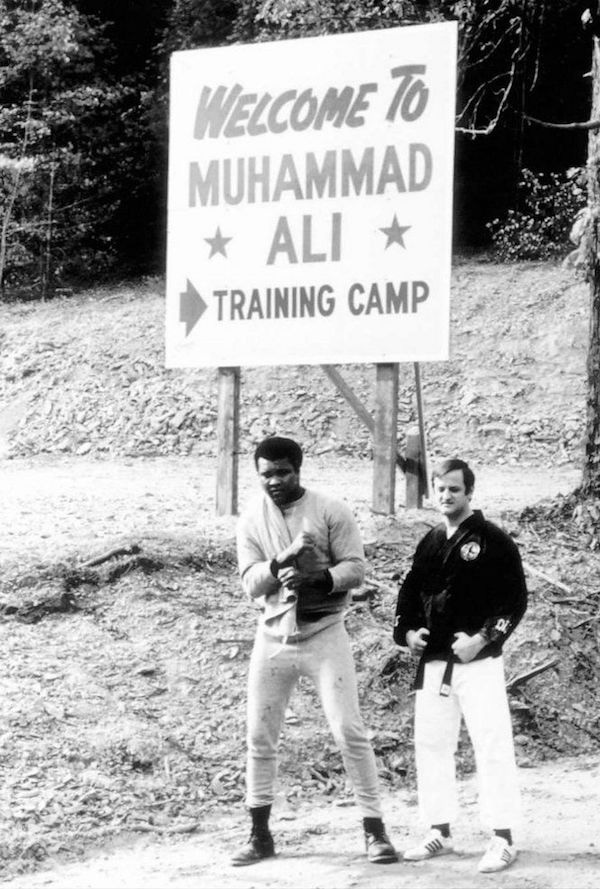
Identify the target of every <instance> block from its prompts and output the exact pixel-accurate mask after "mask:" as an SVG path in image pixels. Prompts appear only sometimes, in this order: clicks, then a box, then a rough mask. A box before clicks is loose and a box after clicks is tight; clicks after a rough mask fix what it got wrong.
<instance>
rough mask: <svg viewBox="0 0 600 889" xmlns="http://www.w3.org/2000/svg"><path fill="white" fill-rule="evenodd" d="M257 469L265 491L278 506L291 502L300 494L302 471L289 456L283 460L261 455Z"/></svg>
mask: <svg viewBox="0 0 600 889" xmlns="http://www.w3.org/2000/svg"><path fill="white" fill-rule="evenodd" d="M256 469H257V471H258V477H259V479H260V483H261V485H262V488H263V491H265V493H266V494H268V496H269V497H270V498H271V500H272V501H273V502H274V503H276V504H277V506H284V505H285V504H286V503H291V502H292V501H293V500H297V499H298V497H299V496H300V471H299V470H296V469H294V467H293V466H292V464H291V463H290V461H289V460H288V458H287V457H286V458H285V459H283V460H265V459H264V457H259V458H258V465H257V467H256Z"/></svg>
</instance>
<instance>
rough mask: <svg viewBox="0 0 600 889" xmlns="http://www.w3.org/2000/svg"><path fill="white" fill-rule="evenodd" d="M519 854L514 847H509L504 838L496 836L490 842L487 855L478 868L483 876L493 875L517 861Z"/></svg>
mask: <svg viewBox="0 0 600 889" xmlns="http://www.w3.org/2000/svg"><path fill="white" fill-rule="evenodd" d="M518 854H519V853H518V852H517V850H516V849H515V847H514V846H509V844H508V843H507V842H506V840H505V839H503V838H502V837H498V836H494V837H492V839H491V840H490V844H489V846H488V847H487V849H486V851H485V854H484V856H483V858H482V859H481V861H480V862H479V864H478V866H477V870H478V871H480V873H482V874H493V873H495V872H496V871H498V870H504V869H505V868H507V867H510V865H511V864H512V863H513V861H515V859H516V857H517V855H518Z"/></svg>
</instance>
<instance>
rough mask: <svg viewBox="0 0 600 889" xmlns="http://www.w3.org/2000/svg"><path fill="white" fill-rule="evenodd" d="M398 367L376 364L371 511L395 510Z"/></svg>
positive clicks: (387, 512)
mask: <svg viewBox="0 0 600 889" xmlns="http://www.w3.org/2000/svg"><path fill="white" fill-rule="evenodd" d="M397 428H398V365H397V364H378V365H377V390H376V396H375V429H374V433H373V499H372V505H373V512H381V513H385V514H386V515H393V514H394V512H395V511H396V454H397V450H398V446H397Z"/></svg>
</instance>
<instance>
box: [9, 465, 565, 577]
mask: <svg viewBox="0 0 600 889" xmlns="http://www.w3.org/2000/svg"><path fill="white" fill-rule="evenodd" d="M475 469H476V472H477V484H476V492H475V499H474V501H473V502H474V505H476V506H478V507H479V508H483V509H485V511H486V513H488V514H489V515H490V517H494V516H498V515H499V514H500V513H501V512H502V511H503V510H507V509H508V510H510V509H521V508H523V507H524V506H526V505H530V504H532V503H535V502H536V501H538V500H540V499H541V498H543V497H552V496H554V495H556V494H558V493H567V492H568V491H570V490H572V489H573V488H574V487H576V485H577V484H578V483H579V481H580V471H579V470H578V469H577V468H576V467H574V466H558V467H557V466H548V465H545V466H540V467H539V468H536V467H527V468H526V469H522V468H520V467H518V466H506V465H505V466H490V467H482V468H481V470H480V471H479V470H478V467H475ZM303 481H304V482H305V483H306V484H307V485H309V486H315V487H323V488H324V489H328V490H331V489H332V488H335V490H336V492H337V493H338V494H339V495H340V496H342V497H344V498H345V499H346V500H347V501H348V502H349V503H351V504H352V506H353V508H354V510H355V512H356V514H357V517H358V519H359V521H360V522H361V525H362V528H363V533H364V534H366V536H367V538H368V537H369V535H373V534H377V532H378V530H380V529H381V528H382V527H385V525H386V524H388V525H393V519H391V518H389V519H388V518H387V517H376V516H373V514H372V513H371V510H370V502H371V484H372V464H371V463H370V462H369V461H366V460H352V459H350V458H347V457H340V456H337V455H331V454H328V455H324V456H321V457H318V458H311V460H310V461H309V463H308V465H307V467H306V469H305V470H304V472H303ZM254 484H255V481H254V473H253V470H252V466H251V462H250V460H249V459H247V458H246V459H242V460H241V461H240V495H239V499H240V503H241V504H242V505H243V503H244V501H245V500H246V499H247V497H248V495H249V494H250V492H251V491H252V490H253V488H254ZM215 487H216V482H215V461H214V460H209V459H206V458H200V459H192V458H189V457H161V458H156V459H140V458H138V459H131V458H130V459H128V458H123V459H120V460H91V459H86V458H85V457H79V458H77V457H76V458H73V457H70V458H69V457H44V458H36V459H23V460H4V461H0V491H2V497H1V498H0V522H1V523H2V527H3V529H5V530H4V533H3V535H2V544H1V550H0V554H1V558H2V560H3V561H4V562H6V561H12V560H13V559H20V560H22V559H25V560H27V561H28V560H36V559H41V560H44V561H57V560H59V559H61V558H63V557H64V556H66V555H70V554H73V553H77V554H79V555H80V556H81V557H85V556H86V554H88V553H90V552H97V551H98V550H101V549H102V548H103V547H105V546H107V545H111V543H113V542H115V541H120V540H123V539H131V538H135V539H148V538H149V537H150V538H152V537H153V536H169V535H181V534H184V535H189V536H194V535H196V534H203V533H210V534H213V535H217V536H219V535H221V536H222V535H226V536H228V535H230V536H232V535H233V533H234V527H235V518H234V517H231V516H226V517H223V518H221V519H217V518H215V505H214V503H215V500H214V492H215ZM403 504H404V489H403V478H402V476H400V475H399V477H398V483H397V508H398V509H399V510H400V509H402V506H403Z"/></svg>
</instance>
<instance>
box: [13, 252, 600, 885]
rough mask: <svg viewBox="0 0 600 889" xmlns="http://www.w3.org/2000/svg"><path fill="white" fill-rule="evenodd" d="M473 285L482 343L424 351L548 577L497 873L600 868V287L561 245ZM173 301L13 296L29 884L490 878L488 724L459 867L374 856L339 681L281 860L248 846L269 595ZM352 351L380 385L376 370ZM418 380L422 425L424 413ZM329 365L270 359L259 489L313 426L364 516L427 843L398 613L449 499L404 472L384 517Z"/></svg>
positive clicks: (253, 377)
mask: <svg viewBox="0 0 600 889" xmlns="http://www.w3.org/2000/svg"><path fill="white" fill-rule="evenodd" d="M454 288H455V298H454V302H453V305H454V309H453V312H454V315H453V345H452V349H453V358H452V360H451V361H450V362H448V363H445V364H438V365H428V366H425V367H424V368H423V377H424V381H425V410H426V418H427V427H428V438H429V441H430V443H431V448H430V449H431V453H432V456H435V455H436V454H438V453H453V452H459V451H460V452H462V453H465V454H467V455H468V456H469V458H470V459H472V461H473V463H474V464H475V467H476V469H477V471H478V487H477V496H478V505H481V506H483V507H484V508H485V509H486V510H487V511H488V512H489V514H490V515H491V516H492V517H494V518H496V519H497V520H498V521H500V522H502V523H503V524H504V526H505V527H506V528H507V529H508V530H509V531H510V533H512V534H513V535H514V536H515V539H516V540H517V542H518V543H519V545H520V547H521V550H522V553H523V557H524V559H525V561H526V565H527V573H528V582H529V586H530V589H531V593H532V595H531V607H530V610H529V612H528V615H527V618H526V620H525V621H524V622H523V624H522V626H521V627H520V628H519V630H518V631H517V633H516V634H515V636H514V638H513V641H512V643H511V647H510V651H509V653H508V675H509V685H510V694H511V702H512V706H513V715H514V724H515V733H516V740H517V752H518V759H519V763H520V765H521V767H522V775H523V783H524V787H525V789H526V816H527V817H526V824H525V827H524V830H523V840H522V846H523V849H524V852H523V855H522V861H521V863H520V864H519V865H516V866H515V868H513V869H511V871H510V872H509V874H507V875H503V876H502V877H500V878H495V880H496V881H497V882H498V881H500V882H502V883H503V885H507V886H508V885H510V886H523V887H525V886H526V887H529V889H545V887H555V886H556V887H558V886H570V885H574V884H575V885H579V886H581V887H587V886H590V887H591V886H594V885H597V876H594V874H596V875H597V866H598V857H597V846H594V845H593V844H594V843H596V842H597V838H596V836H595V835H594V832H593V825H594V824H595V820H596V812H597V799H598V792H599V790H600V788H598V787H597V785H598V762H599V758H598V742H599V741H600V705H599V702H598V687H599V686H598V672H599V671H598V661H599V657H598V654H599V638H598V624H599V622H598V617H597V616H598V613H599V609H600V602H599V597H600V589H599V585H598V580H597V578H598V576H599V574H598V568H599V567H600V566H599V564H598V561H599V558H600V557H599V555H598V552H597V549H596V543H597V538H596V536H595V533H594V517H593V515H590V511H589V508H588V507H586V509H587V512H585V511H583V510H582V509H581V504H576V503H574V502H571V500H570V499H569V495H570V492H571V491H572V490H573V489H574V488H576V486H577V484H578V482H579V479H580V467H581V435H582V430H583V405H584V391H585V384H584V362H585V337H586V324H587V306H586V300H585V291H584V288H583V287H582V285H580V284H578V283H577V282H574V281H573V280H572V279H571V278H570V277H569V274H568V273H566V272H564V271H562V270H561V269H559V268H556V267H552V266H548V265H525V266H515V267H512V266H511V267H509V268H506V267H505V268H502V267H499V266H495V265H489V264H477V263H468V264H462V265H459V266H458V267H457V270H456V273H455V282H454ZM161 313H162V305H161V298H160V292H159V290H158V287H157V283H156V282H148V283H147V284H145V285H143V286H136V287H135V288H126V289H121V290H119V292H114V293H113V292H109V291H106V292H104V291H103V292H102V293H95V294H85V295H81V296H79V297H75V298H74V299H73V300H72V301H65V302H62V303H59V302H57V303H47V304H45V305H42V306H36V307H34V306H32V305H14V306H8V307H7V306H4V307H3V308H2V309H0V315H1V326H0V329H1V334H0V340H1V343H0V345H1V349H2V351H1V355H0V385H1V390H0V392H1V394H0V399H1V400H0V433H1V434H2V448H3V454H4V459H2V461H1V462H0V489H1V490H2V498H0V521H1V523H2V527H3V529H4V533H3V536H2V565H1V568H0V572H1V573H0V577H1V580H2V586H1V588H0V629H1V632H2V636H3V648H2V661H3V671H2V676H1V677H0V687H1V690H2V695H1V698H0V700H1V704H0V707H1V709H2V723H1V726H2V729H1V733H0V749H1V753H2V756H1V758H0V762H1V766H0V768H1V770H2V771H1V776H2V781H1V785H0V823H1V827H2V829H1V840H0V863H1V865H2V872H3V874H4V879H5V881H7V884H10V885H13V886H15V887H17V886H19V887H21V886H23V887H24V886H31V887H34V886H42V885H48V886H60V887H63V889H67V887H69V889H70V887H76V886H77V887H84V886H90V887H92V886H98V887H99V886H104V887H109V886H121V885H123V886H125V885H126V886H138V885H145V886H154V885H156V886H158V885H173V886H181V887H183V886H188V885H189V886H191V885H194V886H197V885H202V886H206V887H212V886H223V887H226V886H240V887H244V886H280V887H284V889H285V887H295V886H298V887H300V886H305V885H310V886H317V885H318V886H323V887H337V886H351V885H360V886H365V887H367V886H368V887H371V886H373V887H374V886H375V885H378V886H379V885H384V886H385V885H389V886H391V885H399V884H400V885H401V884H402V883H408V884H409V885H411V886H433V885H440V886H441V885H444V886H471V885H472V886H480V885H482V881H481V878H479V879H478V878H477V876H476V875H475V871H474V865H475V862H476V855H477V854H478V853H479V851H480V849H481V847H482V842H483V839H482V836H481V835H480V834H478V833H477V827H476V820H475V817H474V809H473V808H470V807H471V806H472V805H473V802H474V790H473V778H472V770H473V763H472V758H471V753H470V748H469V745H468V743H467V740H466V738H463V739H462V741H461V747H460V751H459V758H458V763H459V771H460V774H461V775H462V776H463V777H464V779H465V780H464V784H463V794H464V799H465V813H466V816H465V819H464V823H463V824H462V825H461V827H460V847H459V848H460V851H461V854H460V855H459V856H457V857H456V858H452V860H451V861H450V859H449V860H448V864H446V863H444V868H443V871H442V873H441V874H439V872H438V873H436V871H435V869H434V868H433V864H431V865H425V866H423V865H419V866H406V865H398V866H392V867H390V868H375V871H376V874H373V873H372V871H373V869H372V868H371V869H369V868H368V867H367V866H366V865H364V864H363V862H362V859H361V857H360V848H359V837H358V836H357V830H356V820H357V816H356V813H355V811H354V809H353V807H352V806H350V805H349V802H350V798H349V789H348V787H347V786H346V783H345V779H344V776H343V773H342V770H341V766H340V762H339V758H338V755H337V752H336V751H335V749H334V748H333V746H332V744H331V741H330V739H329V736H328V733H327V730H326V726H325V724H324V722H323V719H322V718H321V716H320V714H319V713H318V709H316V708H315V700H314V695H313V692H312V689H310V688H309V687H301V688H300V689H299V692H298V693H297V695H296V697H295V699H294V701H293V702H292V710H293V712H291V713H290V714H289V718H288V722H287V725H286V734H285V738H284V742H283V745H282V763H281V773H282V780H281V794H280V797H279V799H278V802H277V806H276V811H277V821H278V833H280V835H281V839H280V853H281V854H280V856H279V857H278V858H277V859H275V860H274V861H272V862H268V863H267V862H265V863H264V864H262V865H260V867H259V868H256V869H252V871H251V872H249V871H243V872H239V871H236V872H231V871H230V870H229V868H228V867H227V866H226V862H225V859H226V857H227V854H228V850H229V848H230V847H231V845H232V844H235V843H237V842H239V841H240V840H241V839H243V834H244V832H245V830H246V825H245V821H244V817H243V811H242V799H243V733H244V677H245V673H246V669H247V659H248V656H249V651H250V646H251V641H252V634H253V625H254V620H255V614H254V613H253V611H252V609H251V607H250V606H249V605H248V604H247V603H246V602H244V601H243V599H241V597H240V592H239V585H238V581H237V577H236V570H235V561H234V557H233V548H232V541H233V532H234V524H235V519H234V517H225V518H222V519H216V518H215V516H214V466H215V461H214V453H213V449H214V403H215V398H214V375H213V374H211V373H200V372H176V371H169V372H166V371H164V369H162V367H161V361H162V346H161V336H160V330H161V325H162V317H161ZM344 373H345V374H346V375H347V377H348V378H349V379H351V380H352V381H353V384H354V385H355V386H356V389H357V391H359V392H361V393H362V394H363V398H364V400H365V402H366V403H367V404H369V403H370V401H369V400H370V398H371V396H372V382H373V381H372V373H371V370H370V369H368V368H367V369H361V368H347V369H344ZM411 373H412V368H407V374H406V378H405V379H404V383H403V389H402V395H401V403H402V405H403V408H402V409H403V416H402V425H401V428H400V430H399V431H400V435H401V437H402V435H403V434H404V433H405V430H406V425H407V424H408V423H411V422H413V421H414V404H413V398H414V393H413V381H412V376H411ZM328 387H330V384H329V383H328V382H326V380H325V378H324V377H323V376H322V374H321V373H320V371H318V370H317V369H306V368H302V369H296V368H288V369H273V370H269V371H267V370H264V369H259V370H256V371H253V372H252V373H250V372H248V373H246V374H245V380H244V388H243V392H244V395H243V436H242V440H243V443H244V453H243V455H242V461H241V484H240V499H241V501H242V502H243V501H244V500H245V499H246V498H247V496H248V494H249V492H250V490H251V488H252V485H253V483H254V480H253V476H252V471H251V467H250V466H249V460H248V453H249V451H250V449H251V446H252V443H253V441H254V440H256V438H258V437H260V436H262V435H263V434H264V433H265V432H268V431H280V432H283V433H289V434H295V435H298V436H299V437H300V438H301V440H303V441H304V442H305V443H306V444H307V451H308V458H307V465H306V469H305V476H304V481H306V482H307V483H308V484H312V485H315V486H319V487H323V488H327V489H329V490H331V489H334V488H335V490H336V491H337V493H338V494H339V495H340V496H342V497H344V498H345V499H346V500H347V501H348V502H349V503H350V504H351V505H352V507H353V509H354V511H355V514H356V516H357V518H358V521H359V523H360V525H361V529H362V531H363V535H364V538H365V541H366V543H367V551H368V555H369V566H370V567H369V576H368V579H367V582H366V584H365V586H364V588H363V590H362V591H361V592H360V595H359V597H358V599H357V601H355V603H354V605H353V606H352V608H351V610H350V613H349V615H348V620H347V625H348V629H349V631H350V633H351V635H352V639H353V644H354V648H355V653H356V660H357V667H358V673H359V680H360V688H361V696H362V706H363V712H364V714H365V719H366V722H367V724H368V725H369V727H370V730H371V735H372V739H373V744H374V747H375V750H376V754H377V758H378V764H379V770H380V775H381V780H382V785H383V787H384V791H385V794H386V806H387V807H388V810H389V812H390V819H389V820H390V826H391V827H392V826H393V827H392V833H393V834H394V837H395V839H396V840H397V842H398V845H399V846H400V847H402V846H403V844H405V843H406V840H407V837H408V834H409V832H412V831H414V829H415V827H416V818H415V808H414V806H415V792H414V768H413V760H412V744H411V706H412V697H411V695H410V680H411V675H412V670H413V665H412V664H411V663H410V662H409V661H408V659H407V657H405V656H404V655H402V654H401V653H399V652H398V649H396V648H395V646H394V645H393V643H392V642H391V637H390V623H391V614H392V612H393V607H394V603H395V594H396V584H397V580H396V578H397V575H398V574H400V575H401V574H402V573H403V572H404V571H405V570H406V568H407V566H408V564H409V558H410V554H411V552H412V550H413V548H414V545H415V542H416V540H417V539H418V538H419V537H420V536H421V535H422V533H423V532H424V531H425V530H426V528H427V527H428V526H429V524H430V523H432V522H433V521H435V517H434V514H433V512H432V510H431V509H429V508H425V509H423V510H419V511H406V510H405V509H404V507H403V486H402V477H401V476H399V484H398V497H397V512H396V515H395V516H377V515H375V514H373V513H372V512H371V510H370V490H371V470H372V465H371V462H370V445H369V441H368V438H367V435H366V433H363V431H362V429H361V428H360V427H359V424H358V423H357V422H356V421H355V420H354V418H353V416H352V414H351V413H350V410H349V408H347V406H346V405H345V403H343V402H342V401H341V400H340V398H339V397H338V396H337V395H336V393H335V391H334V390H333V389H332V388H328ZM427 506H428V505H427V504H426V507H427ZM592 506H593V504H592ZM577 510H579V511H577ZM597 518H598V517H597V516H596V519H597ZM117 550H122V552H120V553H119V552H117ZM109 552H110V553H112V555H111V556H110V557H107V558H104V557H106V556H107V555H108V553H109ZM98 559H100V561H98ZM224 615H226V618H227V619H226V620H224ZM550 664H554V665H553V666H549V665H550ZM537 668H540V669H542V668H543V669H542V672H540V673H539V674H538V675H537V676H533V677H529V678H527V677H528V674H529V673H531V672H532V671H534V670H535V669H537ZM573 755H576V756H577V757H578V758H577V759H573V758H572V757H573ZM565 757H570V758H568V759H565ZM558 822H560V827H561V829H560V832H558V831H557V824H558ZM332 833H333V834H334V835H336V836H338V835H339V837H340V839H339V845H337V841H336V846H335V848H334V849H333V850H332V849H331V838H332ZM332 853H333V854H332ZM68 862H73V863H68ZM290 865H292V867H290ZM36 871H39V873H37V874H36V873H35V872H36ZM19 874H23V876H21V877H20V876H19ZM487 879H491V878H486V880H487ZM594 879H595V880H596V883H594V882H593V880H594ZM375 881H376V883H375ZM436 881H438V882H436Z"/></svg>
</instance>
